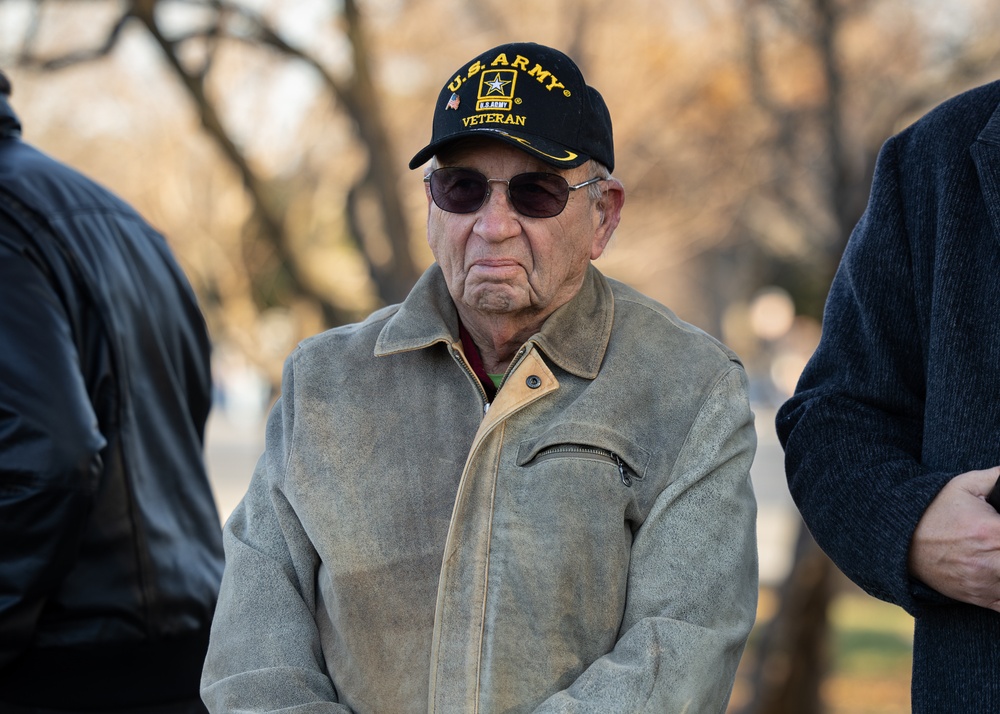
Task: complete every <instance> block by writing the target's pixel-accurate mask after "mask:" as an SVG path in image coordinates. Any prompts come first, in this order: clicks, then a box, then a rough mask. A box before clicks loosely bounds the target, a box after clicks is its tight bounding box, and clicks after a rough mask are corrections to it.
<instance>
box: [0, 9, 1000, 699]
mask: <svg viewBox="0 0 1000 714" xmlns="http://www.w3.org/2000/svg"><path fill="white" fill-rule="evenodd" d="M513 40H531V41H537V42H542V43H545V44H550V45H553V46H555V47H558V48H560V49H563V50H564V51H566V52H567V53H568V54H570V55H571V56H573V57H574V58H575V59H576V60H577V61H578V63H579V64H580V65H581V67H582V69H583V71H584V74H585V75H586V77H587V78H588V81H589V83H591V84H592V85H594V86H596V87H597V88H598V89H600V91H601V92H602V93H603V94H604V96H605V98H606V100H607V102H608V105H609V106H610V109H611V113H612V117H613V119H614V126H615V143H616V158H617V168H616V171H615V174H616V175H617V176H618V177H619V178H621V179H622V181H623V182H624V183H625V186H626V188H627V191H628V198H627V202H626V207H625V213H624V220H623V222H622V224H621V226H620V228H619V229H618V232H617V235H616V238H615V242H614V244H613V246H612V249H611V250H610V251H609V252H608V253H606V255H605V257H603V258H601V260H600V261H599V263H598V264H599V266H600V267H601V268H602V270H604V271H605V272H606V273H607V274H609V275H612V276H614V277H618V278H620V279H622V280H624V281H626V282H628V283H630V284H632V285H634V286H635V287H637V288H638V289H640V290H642V291H643V292H645V293H647V294H649V295H651V296H653V297H655V298H657V299H659V300H660V301H662V302H664V303H665V304H667V305H669V306H670V307H672V308H673V309H674V310H675V311H676V312H677V313H678V314H679V315H680V316H681V317H682V318H684V319H686V320H688V321H690V322H693V323H695V324H697V325H699V326H701V327H703V328H704V329H706V330H707V331H708V332H710V333H712V334H715V335H717V336H719V337H721V338H722V339H723V340H725V341H726V342H727V343H729V344H730V345H731V346H733V347H734V348H735V349H736V350H737V351H738V352H739V353H740V354H741V355H742V356H743V358H744V359H745V361H746V363H747V367H748V370H749V372H750V374H751V378H752V384H753V389H754V395H753V396H754V400H755V403H756V405H757V407H758V409H759V410H761V413H763V414H764V415H767V414H768V413H769V412H768V410H769V409H773V407H774V406H776V405H777V404H778V403H780V402H781V400H782V399H783V398H784V397H785V396H787V394H788V393H789V392H790V390H791V389H792V388H793V387H794V382H795V379H796V378H797V376H798V373H799V371H800V370H801V367H802V365H803V364H804V362H805V360H806V359H807V358H808V356H809V354H810V353H811V351H812V349H813V347H814V346H815V343H816V340H817V339H818V336H819V331H820V319H821V312H822V305H823V300H824V298H825V295H826V290H827V287H828V285H829V282H830V279H831V278H832V275H833V272H834V271H835V269H836V265H837V261H838V259H839V256H840V254H841V251H842V250H843V247H844V245H845V243H846V241H847V238H848V236H849V233H850V230H851V227H852V226H853V225H854V223H855V222H856V221H857V219H858V217H859V216H860V214H861V212H862V211H863V209H864V205H865V201H866V198H867V193H868V190H869V184H870V177H871V175H872V172H873V168H874V161H875V157H876V155H877V152H878V149H879V147H880V145H881V143H882V142H883V141H884V140H885V139H886V138H887V137H888V136H889V135H890V134H892V133H894V132H896V131H898V130H899V129H901V128H903V127H904V126H905V125H906V124H907V123H909V122H910V121H912V120H913V119H915V118H916V117H917V116H919V115H920V114H922V113H923V112H924V111H926V110H927V109H929V108H930V107H931V106H933V105H934V104H936V103H938V102H940V101H942V100H943V99H945V98H947V97H949V96H951V95H953V94H956V93H958V92H960V91H962V90H964V89H967V88H969V87H972V86H975V85H977V84H981V83H984V82H986V81H991V80H993V79H996V78H998V77H1000V11H998V10H997V8H996V5H995V2H992V1H991V0H953V1H952V2H949V3H940V2H936V1H935V0H701V1H700V2H677V1H671V0H615V1H614V2H608V1H607V0H601V1H598V0H547V1H546V2H540V1H539V0H503V1H500V0H476V2H468V1H466V0H294V1H287V0H62V1H55V0H0V66H2V67H3V68H4V69H5V70H6V71H7V72H8V73H9V75H10V76H11V78H12V81H13V84H14V95H13V98H12V103H13V105H14V107H15V109H16V110H17V111H18V113H19V114H20V116H21V119H22V121H23V123H24V135H25V138H26V139H27V140H29V141H30V142H32V143H34V144H36V145H37V146H39V147H41V148H43V149H44V150H46V151H48V152H49V153H51V154H53V155H55V156H56V157H58V158H60V159H62V160H64V161H66V162H68V163H70V164H71V165H73V166H76V167H77V168H80V169H81V170H83V171H84V172H86V173H88V174H90V175H91V176H93V177H95V178H97V179H98V180H99V181H101V182H102V183H104V184H106V185H108V186H109V187H110V188H112V189H113V190H115V191H116V192H117V193H119V194H120V195H122V196H123V197H124V198H126V199H127V200H128V201H130V202H131V203H133V204H134V205H135V206H136V207H137V208H138V209H139V210H140V211H141V212H143V213H144V214H145V215H146V216H147V217H149V218H150V220H151V221H152V222H153V223H154V224H155V225H156V226H157V227H159V228H160V229H161V230H162V231H163V232H164V233H165V234H166V235H167V236H168V238H169V240H170V242H171V244H172V246H173V248H174V250H175V251H176V253H177V255H178V257H179V259H180V261H181V263H182V264H183V266H184V268H185V270H186V271H187V274H188V276H189V278H190V279H191V281H192V283H193V285H194V287H195V290H196V291H197V293H198V294H199V297H200V299H201V302H202V306H203V308H204V311H205V314H206V318H207V320H208V323H209V327H210V330H211V333H212V336H213V340H214V342H215V345H216V363H217V376H218V381H219V384H220V390H221V392H222V393H223V394H224V395H225V394H226V393H229V395H230V399H231V401H233V403H236V404H241V403H244V404H245V403H247V402H240V401H239V400H235V399H234V396H233V395H235V394H236V393H238V392H239V391H240V390H241V389H243V390H245V389H246V385H247V383H248V375H250V376H251V377H255V378H256V381H253V380H252V379H251V380H250V383H251V384H257V385H258V387H259V391H260V392H261V394H264V395H267V396H265V397H263V398H262V401H264V402H266V400H267V398H268V397H270V396H273V395H274V393H275V390H276V388H277V384H278V380H279V377H280V368H281V363H282V361H283V359H284V358H285V356H286V355H287V354H288V352H289V351H290V350H291V349H292V347H293V346H294V344H295V343H296V342H297V341H298V340H299V339H301V338H302V337H305V336H307V335H309V334H313V333H315V332H317V331H319V330H321V329H324V328H325V327H329V326H332V325H336V324H341V323H343V322H346V321H351V320H355V319H358V318H360V317H362V316H364V315H365V314H367V313H368V312H370V311H371V310H372V309H374V308H376V307H378V306H380V305H383V304H388V303H392V302H396V301H398V300H400V299H401V298H402V296H404V295H405V294H406V292H407V291H408V289H409V287H410V286H411V285H412V283H413V282H414V280H415V279H416V277H417V275H419V273H420V272H421V271H422V270H423V269H424V268H425V267H426V266H427V265H428V264H429V263H430V262H431V256H430V253H429V251H428V249H427V247H426V241H425V236H424V221H425V214H426V203H425V198H424V194H423V186H422V183H421V180H420V178H421V175H420V173H419V172H411V171H409V170H407V169H406V163H407V161H408V160H409V157H410V156H412V155H413V153H415V152H416V150H417V149H419V148H420V147H422V146H423V145H424V144H425V143H426V141H427V140H428V138H429V135H430V123H431V116H432V113H433V102H434V100H435V99H436V97H437V93H438V91H439V89H440V87H441V86H442V84H443V83H444V81H445V80H446V79H448V78H449V77H450V76H451V73H453V72H455V71H456V70H457V69H458V68H459V66H460V65H461V64H462V63H464V62H465V61H466V60H467V59H469V58H471V57H473V56H475V55H477V54H478V53H479V52H481V51H482V50H484V49H486V48H488V47H491V46H494V45H497V44H500V43H502V42H507V41H513ZM886 278H887V279H891V278H892V276H886ZM252 401H253V400H250V402H249V404H250V405H251V406H252ZM764 418H766V416H765V417H764ZM842 587H843V583H842V582H840V581H839V579H838V576H837V574H836V572H835V571H834V570H833V569H832V568H831V567H830V564H829V562H828V561H826V560H825V558H824V557H823V556H822V554H820V553H818V551H817V550H816V548H815V545H814V544H813V543H812V542H811V540H810V539H809V537H808V533H806V532H804V531H803V532H802V533H801V534H800V537H799V539H798V542H797V545H796V549H795V557H794V559H793V563H792V566H791V567H790V568H789V572H788V575H787V578H786V579H785V580H784V581H783V582H781V583H778V584H776V586H775V587H774V588H773V592H770V593H767V597H762V617H761V624H760V627H759V628H758V631H757V632H755V635H754V638H753V641H752V642H751V647H750V649H749V650H748V653H747V657H746V658H745V661H744V671H743V672H742V673H741V679H740V684H739V686H738V688H737V691H736V693H735V695H734V697H733V705H732V707H731V709H732V710H733V711H744V712H795V713H796V714H801V713H802V712H813V711H822V710H824V708H826V709H827V710H830V711H845V712H846V711H851V712H862V711H873V712H874V711H886V712H889V711H907V710H908V705H907V702H905V701H903V702H902V703H900V702H898V701H897V700H898V699H899V694H898V691H897V690H898V687H897V688H896V689H893V690H892V691H893V692H895V693H894V694H892V695H891V696H889V697H888V699H890V700H892V702H890V704H889V705H887V706H888V708H878V706H879V705H878V704H877V702H876V700H877V699H878V698H877V697H874V695H871V694H870V693H869V696H868V700H870V701H869V704H867V705H864V706H862V705H861V704H859V703H857V702H855V703H848V704H843V702H845V701H847V702H850V701H851V699H850V696H849V695H843V694H838V692H842V691H843V689H844V688H843V687H840V686H836V680H835V679H831V677H830V676H829V671H830V667H831V666H832V665H831V662H832V660H836V662H840V663H841V664H843V662H845V661H851V660H850V654H849V651H848V650H849V649H850V643H851V642H857V641H858V639H859V637H861V636H856V637H854V639H853V640H852V639H851V638H852V635H851V632H853V631H852V630H851V629H850V627H851V626H850V624H849V623H850V622H851V621H852V620H851V617H850V616H838V615H837V612H838V611H837V610H836V608H835V607H834V606H833V605H832V604H831V603H832V601H833V600H832V598H833V593H834V592H837V591H838V588H842ZM852 612H857V610H853V611H852ZM901 614H902V613H900V615H901ZM879 617H881V616H876V617H875V618H874V619H876V620H877V619H879ZM831 622H833V623H834V624H835V625H836V623H838V622H840V623H841V624H842V625H843V623H848V624H847V625H844V626H842V627H838V628H836V629H835V630H834V631H833V633H832V634H831V630H830V623H831ZM888 636H889V637H890V639H891V638H892V637H894V634H893V633H890V634H889V635H888ZM893 641H897V640H893ZM906 646H907V645H906V643H905V641H904V643H903V648H904V649H905V648H906ZM845 648H846V649H845ZM890 650H892V647H890ZM838 653H840V654H838ZM836 662H833V665H836ZM866 667H867V665H861V669H865V668H866ZM890 669H891V667H890ZM838 671H842V670H838ZM907 674H908V673H906V672H904V673H903V675H902V676H903V677H904V679H905V677H906V676H907ZM831 682H833V683H832V684H831ZM890 689H891V687H890ZM902 696H903V697H904V698H905V696H907V695H906V689H905V687H904V688H903V689H902ZM873 697H874V698H873ZM838 702H840V703H839V704H838ZM871 702H876V703H875V704H872V703H871ZM893 706H897V707H899V706H901V708H895V709H894V708H892V707H893ZM865 707H868V708H865ZM873 707H874V708H873Z"/></svg>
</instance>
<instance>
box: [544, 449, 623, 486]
mask: <svg viewBox="0 0 1000 714" xmlns="http://www.w3.org/2000/svg"><path fill="white" fill-rule="evenodd" d="M557 454H587V455H588V456H599V457H601V459H603V460H606V461H610V462H611V463H613V464H614V465H615V466H617V467H618V475H619V476H620V477H621V480H622V483H623V484H625V486H627V487H631V486H632V479H633V478H635V479H640V478H641V477H640V476H638V475H637V474H634V473H632V472H631V471H630V470H629V468H628V466H626V465H625V462H624V461H622V459H621V457H620V456H618V454H616V453H615V452H613V451H611V450H610V449H602V448H600V447H599V446H584V445H583V444H564V445H562V446H552V447H549V448H547V449H545V450H544V451H542V452H541V453H539V454H538V456H536V457H535V461H544V460H545V459H548V458H552V457H553V456H555V455H557Z"/></svg>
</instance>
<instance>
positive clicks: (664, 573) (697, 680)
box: [537, 365, 757, 714]
mask: <svg viewBox="0 0 1000 714" xmlns="http://www.w3.org/2000/svg"><path fill="white" fill-rule="evenodd" d="M756 444H757V436H756V432H755V431H754V425H753V414H752V413H751V411H750V405H749V401H748V398H747V380H746V374H745V372H744V371H743V369H742V368H741V367H738V366H735V365H734V366H733V367H732V368H731V369H730V370H729V371H728V372H727V373H726V374H725V375H724V376H723V377H722V378H721V379H720V380H719V381H718V382H717V384H716V385H715V387H714V389H713V390H712V391H711V393H710V394H709V396H708V398H707V399H706V401H705V403H704V405H703V406H702V408H701V410H700V412H699V414H698V416H697V418H696V420H695V422H694V424H693V426H692V428H691V430H690V432H689V433H688V436H687V439H686V441H685V443H684V446H683V447H682V449H681V451H680V454H679V455H678V458H677V461H676V463H675V466H674V477H673V478H672V479H671V481H670V484H669V486H667V488H665V489H664V490H663V491H662V493H660V494H659V495H658V497H657V499H656V501H655V503H654V505H653V508H652V509H651V511H650V513H649V515H648V516H647V518H646V519H645V521H644V522H643V524H642V526H641V527H640V528H639V529H638V531H637V532H636V534H635V537H634V542H633V546H632V555H631V562H630V565H629V574H628V593H629V594H628V601H627V603H626V609H625V616H624V618H623V622H622V626H621V630H620V635H619V639H618V641H617V643H616V645H615V648H614V649H613V650H612V651H611V652H610V653H608V654H607V655H605V656H604V657H601V658H600V659H598V660H597V661H595V662H594V663H593V664H592V665H591V666H590V667H589V668H587V669H586V670H585V671H584V672H583V674H582V675H580V677H578V678H577V680H576V681H575V682H574V683H573V684H572V685H571V686H570V687H569V688H568V689H567V690H565V691H562V692H558V693H556V694H555V695H553V696H552V697H550V698H549V699H548V700H547V701H545V702H544V703H543V704H542V705H541V707H539V708H538V709H537V712H539V713H546V714H548V713H555V712H597V711H599V712H621V713H622V714H625V712H629V713H634V712H706V713H707V712H724V711H725V709H726V704H727V702H728V700H729V695H730V692H731V689H732V686H733V681H734V679H735V677H736V667H737V665H738V663H739V660H740V657H741V655H742V653H743V648H744V646H745V645H746V640H747V637H748V635H749V633H750V629H751V627H752V626H753V622H754V619H755V617H756V606H757V540H756V515H757V504H756V500H755V498H754V494H753V488H752V486H751V483H750V465H751V463H752V462H753V457H754V452H755V450H756Z"/></svg>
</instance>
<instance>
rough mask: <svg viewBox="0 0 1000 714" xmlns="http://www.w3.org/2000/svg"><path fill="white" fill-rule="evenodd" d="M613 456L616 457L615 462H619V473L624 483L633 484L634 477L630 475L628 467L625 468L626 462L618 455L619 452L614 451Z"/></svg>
mask: <svg viewBox="0 0 1000 714" xmlns="http://www.w3.org/2000/svg"><path fill="white" fill-rule="evenodd" d="M611 456H612V457H613V458H614V460H615V463H616V464H618V475H619V476H621V477H622V483H623V484H625V485H626V486H631V485H632V478H631V477H630V476H629V475H628V469H626V468H625V462H624V461H622V460H621V459H620V458H619V457H618V454H614V453H612V454H611Z"/></svg>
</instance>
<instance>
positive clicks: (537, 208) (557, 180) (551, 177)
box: [509, 173, 569, 218]
mask: <svg viewBox="0 0 1000 714" xmlns="http://www.w3.org/2000/svg"><path fill="white" fill-rule="evenodd" d="M509 190H510V202H511V203H512V204H513V205H514V208H515V209H516V210H517V211H518V212H519V213H522V214H524V215H525V216H529V217H532V218H551V217H552V216H556V215H559V213H561V212H562V210H563V209H564V208H566V201H568V200H569V184H567V183H566V180H565V179H564V178H563V177H562V176H558V175H557V174H547V173H527V174H518V175H517V176H514V177H513V178H512V179H511V180H510V189H509Z"/></svg>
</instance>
